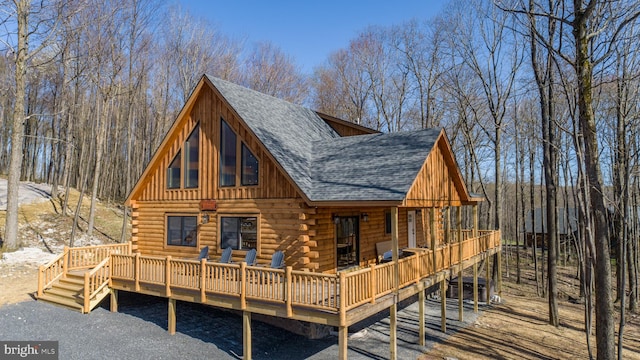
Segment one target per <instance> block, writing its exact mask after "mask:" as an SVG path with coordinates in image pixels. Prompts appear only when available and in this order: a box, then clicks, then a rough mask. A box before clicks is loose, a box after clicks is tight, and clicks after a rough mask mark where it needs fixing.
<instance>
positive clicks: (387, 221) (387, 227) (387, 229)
mask: <svg viewBox="0 0 640 360" xmlns="http://www.w3.org/2000/svg"><path fill="white" fill-rule="evenodd" d="M384 234H385V235H391V210H385V211H384Z"/></svg>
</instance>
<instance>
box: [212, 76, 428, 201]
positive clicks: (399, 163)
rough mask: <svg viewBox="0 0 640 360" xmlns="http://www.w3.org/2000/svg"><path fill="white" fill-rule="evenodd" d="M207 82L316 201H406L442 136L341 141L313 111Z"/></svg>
mask: <svg viewBox="0 0 640 360" xmlns="http://www.w3.org/2000/svg"><path fill="white" fill-rule="evenodd" d="M207 78H208V79H209V80H210V81H211V83H212V84H213V85H214V86H215V87H216V88H217V89H218V91H220V93H221V94H222V96H223V97H224V98H225V99H226V100H227V102H228V103H229V104H230V105H231V107H233V108H234V109H235V111H236V112H237V113H238V115H240V117H241V118H242V119H243V120H244V121H245V123H246V124H247V125H248V126H249V128H251V130H252V131H253V132H254V133H255V134H256V136H257V138H258V140H260V141H261V142H262V144H263V145H264V146H265V147H266V148H267V150H268V151H269V152H270V153H271V154H272V155H273V157H274V158H275V159H276V161H277V162H278V163H279V164H280V166H282V168H283V169H284V170H285V171H286V172H287V173H288V174H289V176H290V177H291V179H292V180H293V181H294V182H295V183H296V184H297V185H298V187H299V188H300V190H301V191H302V192H304V194H305V195H306V196H307V198H308V199H309V200H310V201H402V200H403V199H404V197H405V196H406V194H407V192H408V190H409V188H410V187H411V184H412V183H413V181H414V179H415V178H416V175H417V174H418V171H419V170H420V168H421V167H422V165H423V164H424V161H425V159H426V158H427V155H428V154H429V152H430V151H431V149H432V148H433V146H434V144H435V141H436V140H437V139H438V136H439V134H440V130H436V129H426V130H420V131H414V132H401V133H393V134H372V135H360V136H350V137H340V136H339V135H338V134H337V133H336V132H335V131H334V130H333V129H332V128H331V127H330V126H329V125H328V124H327V123H326V122H325V121H324V120H322V119H321V118H320V117H319V116H318V115H317V114H316V113H315V112H314V111H312V110H310V109H307V108H305V107H302V106H299V105H295V104H292V103H289V102H287V101H284V100H281V99H277V98H274V97H271V96H269V95H265V94H263V93H260V92H257V91H254V90H250V89H248V88H245V87H242V86H239V85H236V84H233V83H230V82H228V81H224V80H221V79H218V78H215V77H212V76H207Z"/></svg>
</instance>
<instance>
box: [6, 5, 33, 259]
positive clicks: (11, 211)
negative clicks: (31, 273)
mask: <svg viewBox="0 0 640 360" xmlns="http://www.w3.org/2000/svg"><path fill="white" fill-rule="evenodd" d="M15 4H16V16H17V23H18V34H17V40H18V44H17V48H16V54H15V56H16V63H15V65H16V68H15V82H16V93H15V96H16V99H15V103H14V106H13V127H12V133H11V160H10V162H9V176H8V178H7V218H6V223H5V233H4V242H3V247H4V248H5V249H15V248H16V247H18V188H19V186H20V174H21V166H22V144H23V141H24V136H23V135H24V122H25V121H26V116H25V115H26V114H25V103H24V102H25V96H26V77H27V52H28V51H29V44H28V40H29V38H28V37H29V28H28V19H29V12H30V8H31V1H29V0H20V1H17V2H16V3H15Z"/></svg>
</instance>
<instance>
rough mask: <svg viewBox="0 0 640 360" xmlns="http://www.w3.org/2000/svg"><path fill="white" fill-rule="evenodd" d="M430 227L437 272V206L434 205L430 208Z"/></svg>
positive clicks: (434, 269) (434, 264)
mask: <svg viewBox="0 0 640 360" xmlns="http://www.w3.org/2000/svg"><path fill="white" fill-rule="evenodd" d="M429 228H430V230H431V231H430V232H429V233H430V237H431V252H432V253H433V269H432V271H433V273H434V274H435V273H436V272H437V271H438V265H437V263H436V260H437V257H436V208H434V207H432V208H430V209H429Z"/></svg>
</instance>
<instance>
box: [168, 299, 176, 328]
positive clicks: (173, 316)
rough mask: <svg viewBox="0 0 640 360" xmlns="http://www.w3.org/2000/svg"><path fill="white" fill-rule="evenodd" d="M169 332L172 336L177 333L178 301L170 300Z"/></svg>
mask: <svg viewBox="0 0 640 360" xmlns="http://www.w3.org/2000/svg"><path fill="white" fill-rule="evenodd" d="M168 330H169V334H170V335H175V333H176V299H169V321H168Z"/></svg>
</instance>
